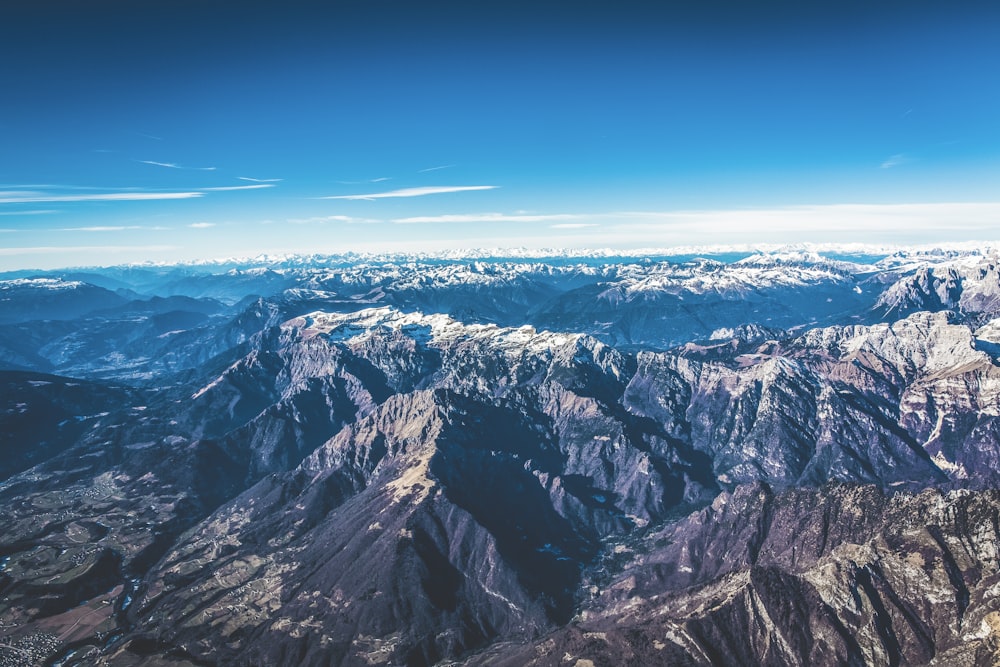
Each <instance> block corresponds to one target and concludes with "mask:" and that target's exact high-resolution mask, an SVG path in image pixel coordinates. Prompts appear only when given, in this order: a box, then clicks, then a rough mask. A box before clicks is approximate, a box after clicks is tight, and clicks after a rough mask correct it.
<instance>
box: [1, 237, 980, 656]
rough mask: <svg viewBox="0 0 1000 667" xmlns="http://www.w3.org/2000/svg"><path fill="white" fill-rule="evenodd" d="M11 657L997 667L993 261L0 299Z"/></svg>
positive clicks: (423, 272) (468, 277)
mask: <svg viewBox="0 0 1000 667" xmlns="http://www.w3.org/2000/svg"><path fill="white" fill-rule="evenodd" d="M0 368H2V369H3V370H2V371H0V387H2V390H0V399H2V402H0V437H2V438H3V441H2V442H3V450H2V451H3V453H4V455H5V456H4V457H3V460H2V462H0V478H2V481H0V508H2V511H0V665H29V664H37V663H39V662H42V663H45V664H58V665H93V664H105V665H115V666H125V665H144V666H148V667H154V666H156V667H161V666H166V665H170V666H173V667H181V666H184V667H186V666H193V665H219V666H222V665H292V664H295V665H298V664H301V665H367V664H398V665H433V664H470V665H479V664H482V665H486V664H490V665H525V664H534V665H576V666H577V667H587V666H588V665H619V664H677V665H730V664H734V665H735V664H745V665H861V664H878V665H882V664H884V665H923V664H937V665H991V664H996V662H997V661H998V660H1000V611H998V610H1000V490H998V489H1000V254H998V253H997V251H996V250H993V249H989V248H986V249H972V250H970V249H964V250H926V249H925V250H919V251H917V250H912V251H899V252H893V253H886V252H881V251H880V250H879V249H860V250H859V249H858V248H846V247H845V248H841V249H835V248H825V249H823V251H822V252H816V251H815V250H814V249H805V250H803V249H801V248H800V249H782V250H775V251H768V252H742V251H740V252H737V251H731V252H719V253H716V254H714V255H712V256H701V257H698V256H694V255H691V254H689V255H680V254H676V255H673V256H670V257H667V256H665V255H660V256H649V255H647V256H642V255H636V256H631V257H615V256H606V255H602V254H600V253H595V254H592V255H589V256H588V255H581V254H570V253H568V254H565V255H563V256H550V257H537V256H523V255H519V254H517V253H506V254H505V255H504V256H499V255H488V254H486V253H470V254H469V256H465V257H459V256H455V254H454V253H452V254H449V255H441V256H433V255H422V256H410V257H378V256H369V257H362V256H342V257H318V256H311V257H285V258H277V259H261V260H257V261H250V260H247V261H236V260H234V261H229V262H220V263H215V264H212V263H205V264H191V265H135V266H123V267H113V268H105V269H80V270H67V271H49V272H19V273H17V274H10V275H6V276H0Z"/></svg>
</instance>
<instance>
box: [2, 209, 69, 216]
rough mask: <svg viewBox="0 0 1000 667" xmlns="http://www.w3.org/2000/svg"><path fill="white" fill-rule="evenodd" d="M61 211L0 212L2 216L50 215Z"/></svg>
mask: <svg viewBox="0 0 1000 667" xmlns="http://www.w3.org/2000/svg"><path fill="white" fill-rule="evenodd" d="M58 212H59V211H56V210H53V209H46V210H43V211H0V215H49V214H50V213H58Z"/></svg>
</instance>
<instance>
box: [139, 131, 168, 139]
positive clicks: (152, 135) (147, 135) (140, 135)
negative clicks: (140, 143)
mask: <svg viewBox="0 0 1000 667" xmlns="http://www.w3.org/2000/svg"><path fill="white" fill-rule="evenodd" d="M132 134H134V135H136V136H139V137H145V138H146V139H152V140H153V141H163V137H158V136H156V135H155V134H147V133H145V132H135V131H133V132H132Z"/></svg>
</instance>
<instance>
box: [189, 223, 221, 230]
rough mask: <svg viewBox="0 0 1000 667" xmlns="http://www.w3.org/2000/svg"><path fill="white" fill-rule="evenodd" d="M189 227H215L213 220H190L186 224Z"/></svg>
mask: <svg viewBox="0 0 1000 667" xmlns="http://www.w3.org/2000/svg"><path fill="white" fill-rule="evenodd" d="M188 227H190V228H191V229H208V228H209V227H215V223H214V222H192V223H191V224H190V225H188Z"/></svg>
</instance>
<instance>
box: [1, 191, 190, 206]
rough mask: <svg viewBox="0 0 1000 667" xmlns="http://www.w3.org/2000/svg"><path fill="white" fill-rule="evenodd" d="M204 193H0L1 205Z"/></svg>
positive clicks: (175, 196)
mask: <svg viewBox="0 0 1000 667" xmlns="http://www.w3.org/2000/svg"><path fill="white" fill-rule="evenodd" d="M202 196H204V194H203V193H202V192H104V193H99V194H87V195H63V194H48V193H44V192H17V191H14V192H11V191H8V192H0V204H39V203H57V202H83V201H146V200H153V199H195V198H197V197H202Z"/></svg>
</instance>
